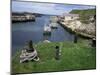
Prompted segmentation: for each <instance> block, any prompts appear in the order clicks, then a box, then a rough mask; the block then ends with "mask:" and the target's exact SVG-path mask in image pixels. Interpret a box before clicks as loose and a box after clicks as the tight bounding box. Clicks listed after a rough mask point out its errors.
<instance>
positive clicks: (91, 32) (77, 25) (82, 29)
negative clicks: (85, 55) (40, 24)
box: [58, 20, 96, 39]
mask: <svg viewBox="0 0 100 75" xmlns="http://www.w3.org/2000/svg"><path fill="white" fill-rule="evenodd" d="M58 23H59V24H60V25H62V26H63V27H64V28H65V29H67V30H69V31H71V32H72V33H75V34H77V35H80V36H83V37H87V38H91V39H92V38H96V26H95V23H90V24H83V23H81V22H80V21H79V20H74V21H69V22H62V21H58Z"/></svg>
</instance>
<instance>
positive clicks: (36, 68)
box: [12, 39, 96, 73]
mask: <svg viewBox="0 0 100 75" xmlns="http://www.w3.org/2000/svg"><path fill="white" fill-rule="evenodd" d="M89 43H90V41H89V40H82V39H79V40H78V43H76V44H75V43H73V42H51V43H38V44H36V49H37V52H38V55H39V57H40V60H39V61H38V62H35V61H30V62H26V63H20V62H19V56H20V52H21V51H20V50H19V51H18V52H17V53H16V54H15V56H14V57H13V59H12V73H31V72H50V71H65V70H67V71H68V70H81V69H95V68H96V49H95V48H93V47H91V45H90V44H89ZM60 44H62V48H61V56H60V60H55V46H56V45H60Z"/></svg>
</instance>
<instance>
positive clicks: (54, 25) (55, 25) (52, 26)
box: [50, 23, 58, 29]
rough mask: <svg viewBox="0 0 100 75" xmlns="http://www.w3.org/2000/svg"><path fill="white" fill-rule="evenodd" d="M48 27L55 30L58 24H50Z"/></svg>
mask: <svg viewBox="0 0 100 75" xmlns="http://www.w3.org/2000/svg"><path fill="white" fill-rule="evenodd" d="M50 27H51V28H55V29H57V28H58V24H57V23H50Z"/></svg>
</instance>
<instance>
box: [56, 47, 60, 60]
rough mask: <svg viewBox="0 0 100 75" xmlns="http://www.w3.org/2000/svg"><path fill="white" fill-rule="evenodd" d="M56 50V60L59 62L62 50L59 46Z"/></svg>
mask: <svg viewBox="0 0 100 75" xmlns="http://www.w3.org/2000/svg"><path fill="white" fill-rule="evenodd" d="M55 49H56V53H55V54H56V55H55V59H56V60H59V59H60V48H59V46H56V47H55Z"/></svg>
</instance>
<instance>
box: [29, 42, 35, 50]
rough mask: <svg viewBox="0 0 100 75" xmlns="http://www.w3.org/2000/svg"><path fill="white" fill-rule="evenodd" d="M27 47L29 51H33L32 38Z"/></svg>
mask: <svg viewBox="0 0 100 75" xmlns="http://www.w3.org/2000/svg"><path fill="white" fill-rule="evenodd" d="M28 47H29V49H28V50H29V51H34V48H33V42H32V40H30V41H29V43H28Z"/></svg>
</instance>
